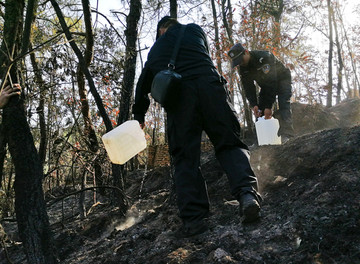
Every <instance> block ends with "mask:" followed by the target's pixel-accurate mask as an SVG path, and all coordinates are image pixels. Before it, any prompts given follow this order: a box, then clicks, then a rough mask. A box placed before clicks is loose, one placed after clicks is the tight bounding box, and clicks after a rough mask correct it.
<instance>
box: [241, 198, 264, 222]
mask: <svg viewBox="0 0 360 264" xmlns="http://www.w3.org/2000/svg"><path fill="white" fill-rule="evenodd" d="M240 217H241V221H242V222H243V223H251V222H254V221H256V220H258V219H259V217H260V204H259V202H258V201H257V200H256V199H255V196H254V195H252V194H251V193H246V194H244V195H243V196H242V197H241V199H240Z"/></svg>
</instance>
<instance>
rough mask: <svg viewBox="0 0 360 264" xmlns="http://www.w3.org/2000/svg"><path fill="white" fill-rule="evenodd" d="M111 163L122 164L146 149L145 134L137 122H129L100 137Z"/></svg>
mask: <svg viewBox="0 0 360 264" xmlns="http://www.w3.org/2000/svg"><path fill="white" fill-rule="evenodd" d="M102 141H103V142H104V145H105V149H106V152H107V153H108V155H109V158H110V160H111V162H112V163H115V164H124V163H125V162H127V161H128V160H129V159H131V158H132V157H134V156H135V155H136V154H138V153H139V152H140V151H142V150H144V149H145V148H146V139H145V133H144V131H143V130H142V129H141V127H140V124H139V122H138V121H137V120H129V121H126V122H124V123H122V124H121V125H120V126H118V127H116V128H114V129H113V130H111V131H109V132H108V133H106V134H105V135H103V136H102Z"/></svg>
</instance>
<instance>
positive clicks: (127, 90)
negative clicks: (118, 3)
mask: <svg viewBox="0 0 360 264" xmlns="http://www.w3.org/2000/svg"><path fill="white" fill-rule="evenodd" d="M141 10H142V5H141V0H131V1H130V11H129V14H128V16H127V17H126V23H127V26H126V30H125V37H126V48H125V62H124V76H123V81H122V83H121V92H120V93H121V100H120V113H119V117H118V120H117V123H118V125H121V124H122V123H124V122H125V121H127V120H129V119H130V106H131V102H132V98H133V92H134V80H135V73H136V57H137V51H136V41H137V37H138V23H139V19H140V14H141ZM114 166H119V168H116V169H117V170H119V171H120V172H121V174H120V177H119V178H116V177H114V186H116V187H119V188H120V189H121V190H123V189H124V185H125V180H126V171H125V168H124V166H120V165H114Z"/></svg>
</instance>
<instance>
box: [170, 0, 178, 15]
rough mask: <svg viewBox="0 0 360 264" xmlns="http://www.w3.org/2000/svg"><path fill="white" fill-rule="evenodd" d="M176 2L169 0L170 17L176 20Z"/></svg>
mask: <svg viewBox="0 0 360 264" xmlns="http://www.w3.org/2000/svg"><path fill="white" fill-rule="evenodd" d="M177 6H178V5H177V0H170V16H171V17H173V18H177Z"/></svg>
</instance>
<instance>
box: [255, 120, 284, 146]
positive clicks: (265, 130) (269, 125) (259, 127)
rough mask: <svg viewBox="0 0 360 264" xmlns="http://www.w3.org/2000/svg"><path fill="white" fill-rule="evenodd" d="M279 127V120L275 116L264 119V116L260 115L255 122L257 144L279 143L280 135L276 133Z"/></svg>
mask: <svg viewBox="0 0 360 264" xmlns="http://www.w3.org/2000/svg"><path fill="white" fill-rule="evenodd" d="M279 127H280V126H279V120H277V119H275V118H271V119H264V117H260V118H259V119H258V121H257V122H256V123H255V128H256V135H257V139H258V144H259V146H261V145H281V137H279V136H278V135H277V133H278V130H279Z"/></svg>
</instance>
